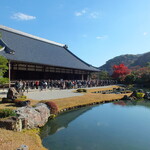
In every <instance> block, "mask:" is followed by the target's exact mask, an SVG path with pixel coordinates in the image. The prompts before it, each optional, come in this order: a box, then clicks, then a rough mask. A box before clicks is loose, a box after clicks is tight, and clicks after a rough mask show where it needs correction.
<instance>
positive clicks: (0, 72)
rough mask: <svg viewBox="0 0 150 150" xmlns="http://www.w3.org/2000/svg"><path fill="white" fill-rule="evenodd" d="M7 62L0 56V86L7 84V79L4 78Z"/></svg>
mask: <svg viewBox="0 0 150 150" xmlns="http://www.w3.org/2000/svg"><path fill="white" fill-rule="evenodd" d="M7 64H8V60H7V59H6V58H5V57H3V56H1V55H0V84H4V83H6V82H8V78H4V74H5V72H6V71H7V70H8V66H7Z"/></svg>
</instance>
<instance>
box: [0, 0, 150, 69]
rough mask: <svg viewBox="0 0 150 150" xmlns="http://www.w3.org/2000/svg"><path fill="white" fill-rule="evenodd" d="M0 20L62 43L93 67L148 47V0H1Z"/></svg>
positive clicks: (149, 42)
mask: <svg viewBox="0 0 150 150" xmlns="http://www.w3.org/2000/svg"><path fill="white" fill-rule="evenodd" d="M0 6H1V8H0V24H1V25H5V26H8V27H11V28H14V29H17V30H21V31H23V32H27V33H30V34H33V35H36V36H39V37H42V38H46V39H49V40H52V41H55V42H59V43H62V44H67V45H68V47H69V50H70V51H71V52H73V53H74V54H75V55H77V56H78V57H80V58H81V59H83V60H84V61H86V62H87V63H89V64H92V65H94V66H96V67H98V66H101V65H103V64H105V62H106V61H107V60H109V59H111V58H113V57H115V56H119V55H122V54H140V53H145V52H149V51H150V1H149V0H43V1H41V0H0Z"/></svg>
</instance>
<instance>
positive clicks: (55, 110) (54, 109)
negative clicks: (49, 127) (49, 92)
mask: <svg viewBox="0 0 150 150" xmlns="http://www.w3.org/2000/svg"><path fill="white" fill-rule="evenodd" d="M45 104H46V105H47V106H48V107H49V108H50V112H51V114H57V113H58V106H57V105H56V103H55V102H53V101H50V102H46V103H45Z"/></svg>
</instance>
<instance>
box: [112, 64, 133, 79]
mask: <svg viewBox="0 0 150 150" xmlns="http://www.w3.org/2000/svg"><path fill="white" fill-rule="evenodd" d="M113 70H114V71H113V74H112V77H113V78H115V79H120V80H121V81H123V80H124V78H125V77H126V75H128V74H130V72H131V70H130V69H129V68H128V67H127V66H125V65H124V64H120V65H114V66H113Z"/></svg>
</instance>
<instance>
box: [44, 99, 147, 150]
mask: <svg viewBox="0 0 150 150" xmlns="http://www.w3.org/2000/svg"><path fill="white" fill-rule="evenodd" d="M41 138H42V143H43V145H44V146H45V147H46V148H47V149H49V150H149V149H150V142H149V141H150V101H146V100H143V101H118V102H114V103H107V104H101V105H97V106H92V107H85V108H80V109H78V110H74V111H70V112H66V113H63V114H61V115H59V116H58V117H57V118H56V119H55V120H49V121H48V123H47V124H46V125H45V126H44V127H43V128H42V130H41Z"/></svg>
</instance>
